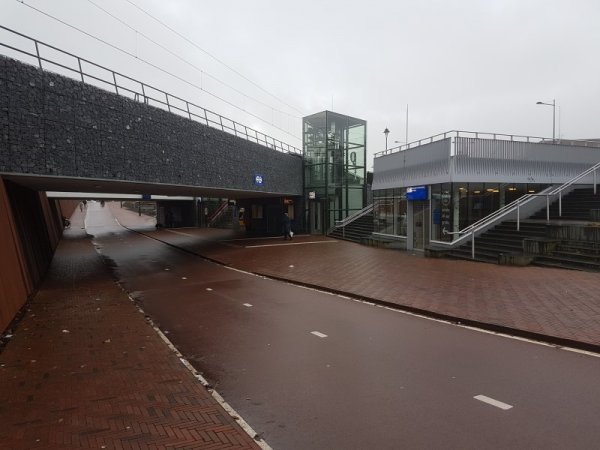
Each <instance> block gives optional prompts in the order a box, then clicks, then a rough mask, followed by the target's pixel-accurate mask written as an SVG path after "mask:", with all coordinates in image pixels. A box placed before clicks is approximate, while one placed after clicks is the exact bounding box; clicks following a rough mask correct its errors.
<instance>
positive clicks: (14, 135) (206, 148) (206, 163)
mask: <svg viewBox="0 0 600 450" xmlns="http://www.w3.org/2000/svg"><path fill="white" fill-rule="evenodd" d="M0 172H4V173H23V174H37V175H51V176H60V177H83V178H95V179H105V180H118V181H124V180H127V181H135V182H142V183H162V184H169V185H185V186H200V187H211V188H225V189H235V190H244V191H252V192H271V193H279V194H287V195H302V159H301V157H300V156H297V155H291V154H287V153H282V152H279V151H276V150H273V149H269V148H267V147H264V146H262V145H259V144H256V143H253V142H250V141H247V140H245V139H242V138H238V137H235V136H233V135H231V134H228V133H225V132H223V131H220V130H217V129H215V128H211V127H208V126H206V125H202V124H200V123H199V122H196V121H193V120H190V119H188V118H187V117H182V116H179V115H177V114H172V113H170V112H168V111H164V110H162V109H159V108H156V107H153V106H149V105H146V104H144V103H140V102H138V101H135V100H132V99H129V98H127V97H125V96H119V95H117V94H115V93H111V92H108V91H105V90H103V89H100V88H97V87H95V86H92V85H89V84H84V83H82V82H79V81H76V80H73V79H70V78H67V77H64V76H61V75H58V74H55V73H52V72H48V71H42V70H40V69H39V68H37V67H35V66H31V65H27V64H24V63H21V62H18V61H15V60H13V59H9V58H6V57H3V56H0ZM255 174H261V175H263V177H264V180H265V181H264V185H263V186H256V185H255V184H254V175H255Z"/></svg>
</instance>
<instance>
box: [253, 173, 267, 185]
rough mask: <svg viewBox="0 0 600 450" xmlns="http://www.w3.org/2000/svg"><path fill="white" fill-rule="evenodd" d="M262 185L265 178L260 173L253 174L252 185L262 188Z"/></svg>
mask: <svg viewBox="0 0 600 450" xmlns="http://www.w3.org/2000/svg"><path fill="white" fill-rule="evenodd" d="M264 184H265V177H264V176H262V175H261V174H260V173H255V174H254V185H255V186H262V185H264Z"/></svg>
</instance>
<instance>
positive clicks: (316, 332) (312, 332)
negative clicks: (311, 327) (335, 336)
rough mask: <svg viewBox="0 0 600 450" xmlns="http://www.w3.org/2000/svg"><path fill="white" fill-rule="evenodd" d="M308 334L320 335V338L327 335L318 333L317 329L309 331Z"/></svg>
mask: <svg viewBox="0 0 600 450" xmlns="http://www.w3.org/2000/svg"><path fill="white" fill-rule="evenodd" d="M310 334H314V335H315V336H317V337H320V338H326V337H327V335H326V334H323V333H319V332H318V331H311V332H310Z"/></svg>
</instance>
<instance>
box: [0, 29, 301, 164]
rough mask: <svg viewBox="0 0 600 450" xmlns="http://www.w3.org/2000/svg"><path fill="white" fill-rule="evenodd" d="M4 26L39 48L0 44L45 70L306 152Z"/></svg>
mask: <svg viewBox="0 0 600 450" xmlns="http://www.w3.org/2000/svg"><path fill="white" fill-rule="evenodd" d="M0 29H3V30H5V31H7V32H9V33H12V34H13V35H15V36H20V37H22V38H25V39H26V40H28V42H30V43H32V44H33V46H34V48H35V53H32V52H30V51H27V50H24V49H22V48H17V47H14V46H12V45H9V44H6V43H4V42H0V47H5V48H8V49H10V50H13V51H15V52H17V53H20V54H22V55H27V56H30V57H32V58H35V59H36V60H37V63H38V65H39V67H40V69H42V70H44V69H45V68H44V65H43V63H48V64H52V65H54V66H56V67H60V68H62V69H65V70H66V71H68V73H74V74H76V75H77V79H79V80H81V82H82V83H85V84H90V83H89V82H86V80H95V81H97V82H100V83H101V84H102V85H103V86H105V85H106V86H109V87H112V89H114V91H115V93H116V94H117V95H121V96H126V94H128V95H130V96H131V97H133V99H134V100H136V101H140V102H143V103H145V104H148V105H149V104H151V102H152V106H156V105H158V106H159V107H160V108H162V109H164V110H167V111H169V112H177V113H179V114H182V115H183V116H187V117H188V118H189V119H190V120H195V121H197V122H200V123H202V124H203V125H207V126H210V127H212V128H216V129H218V130H221V131H224V132H226V133H229V134H232V135H234V136H236V137H239V138H243V139H246V140H248V141H251V142H254V143H256V144H260V145H264V146H265V147H268V148H272V149H274V150H278V151H281V152H284V153H292V154H297V155H301V154H302V150H300V149H298V148H296V147H294V146H292V145H289V144H286V143H284V142H282V141H280V140H278V139H275V138H273V137H271V136H267V135H266V134H264V133H261V132H260V131H257V130H255V129H253V128H250V127H247V126H245V125H242V124H240V123H238V122H236V121H234V120H231V119H228V118H226V117H223V116H221V115H220V114H217V113H215V112H213V111H210V110H208V109H206V108H203V107H202V106H199V105H196V104H195V103H192V102H190V101H187V100H185V99H183V98H181V97H178V96H176V95H173V94H169V93H168V92H166V91H163V90H162V89H159V88H156V87H154V86H152V85H149V84H146V83H144V82H142V81H139V80H136V79H134V78H131V77H129V76H127V75H124V74H122V73H120V72H117V71H114V70H112V69H109V68H108V67H104V66H102V65H100V64H96V63H94V62H92V61H90V60H88V59H85V58H82V57H80V56H77V55H74V54H73V53H69V52H67V51H64V50H61V49H59V48H57V47H54V46H52V45H50V44H46V43H45V42H42V41H39V40H37V39H35V38H32V37H30V36H27V35H25V34H22V33H19V32H18V31H15V30H12V29H10V28H7V27H5V26H3V25H0ZM44 48H46V49H50V50H53V51H56V52H58V53H60V54H61V55H65V56H68V57H70V58H74V62H76V64H77V66H76V68H73V67H69V66H67V65H65V64H63V63H61V62H58V61H56V60H52V59H49V58H46V57H44V56H42V53H41V51H42V49H44ZM85 65H89V66H91V68H96V69H101V70H102V71H106V72H107V74H108V77H107V78H108V79H105V78H101V77H100V76H97V75H94V74H92V73H90V72H89V70H88V71H87V72H86V71H85V70H84V67H85ZM125 82H129V83H130V84H129V86H127V85H125ZM93 86H96V85H93ZM96 87H97V86H96ZM152 92H156V93H157V94H158V95H159V96H152V95H151V93H152Z"/></svg>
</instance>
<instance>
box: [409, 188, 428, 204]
mask: <svg viewBox="0 0 600 450" xmlns="http://www.w3.org/2000/svg"><path fill="white" fill-rule="evenodd" d="M427 198H428V190H427V186H412V187H409V188H406V200H413V201H414V200H427Z"/></svg>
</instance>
